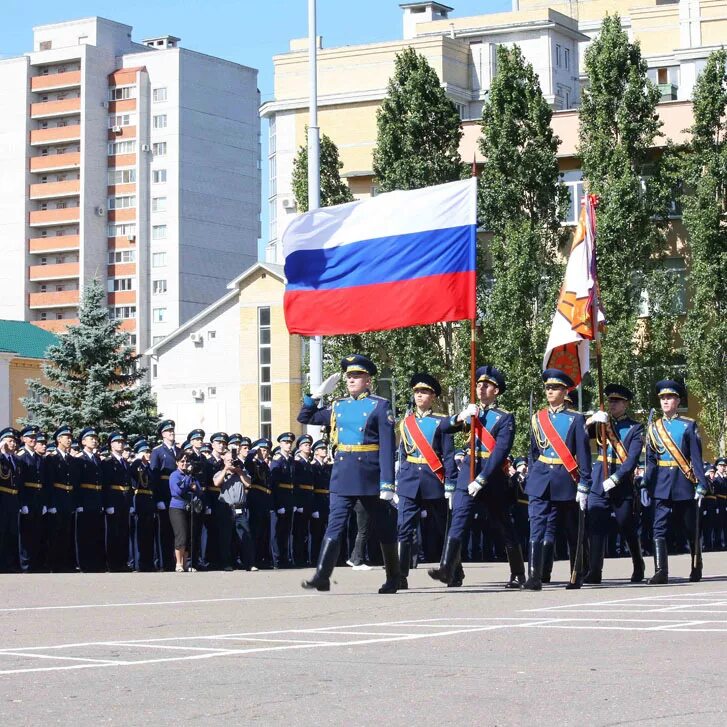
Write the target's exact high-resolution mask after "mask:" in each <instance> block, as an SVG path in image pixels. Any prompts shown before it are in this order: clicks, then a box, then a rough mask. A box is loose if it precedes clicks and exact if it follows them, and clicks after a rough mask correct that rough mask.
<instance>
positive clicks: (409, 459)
mask: <svg viewBox="0 0 727 727" xmlns="http://www.w3.org/2000/svg"><path fill="white" fill-rule="evenodd" d="M415 416H416V421H417V424H418V425H419V429H420V431H421V433H422V434H423V435H424V436H425V437H426V439H427V441H428V442H429V444H430V445H431V446H432V449H433V450H434V451H435V453H436V454H437V456H438V457H439V460H440V462H441V463H442V465H443V466H444V482H440V480H439V478H438V477H437V476H436V475H435V474H434V471H433V470H432V468H431V467H430V466H429V465H428V464H427V462H426V460H425V459H424V456H423V455H422V453H421V452H420V451H419V449H418V448H417V446H416V444H415V443H414V440H413V438H412V437H411V436H410V435H409V434H408V433H407V432H406V431H405V428H404V426H403V422H402V423H400V425H399V430H400V431H401V433H402V435H401V441H400V443H399V472H398V476H397V479H396V492H397V493H398V494H399V496H403V497H409V498H411V499H415V498H416V497H417V496H420V497H421V498H422V499H424V500H438V499H440V498H442V497H444V491H445V489H447V490H454V487H455V483H456V481H457V466H456V465H455V463H454V440H453V438H452V435H451V434H450V433H449V428H448V426H449V420H448V418H447V417H446V416H444V414H432V413H431V412H428V413H426V414H425V415H424V416H418V415H415Z"/></svg>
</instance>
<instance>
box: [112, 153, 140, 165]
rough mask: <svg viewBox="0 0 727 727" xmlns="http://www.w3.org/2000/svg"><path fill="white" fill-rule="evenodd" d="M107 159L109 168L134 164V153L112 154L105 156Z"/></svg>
mask: <svg viewBox="0 0 727 727" xmlns="http://www.w3.org/2000/svg"><path fill="white" fill-rule="evenodd" d="M107 159H108V165H109V167H111V168H114V167H135V166H136V154H114V155H113V156H110V157H107Z"/></svg>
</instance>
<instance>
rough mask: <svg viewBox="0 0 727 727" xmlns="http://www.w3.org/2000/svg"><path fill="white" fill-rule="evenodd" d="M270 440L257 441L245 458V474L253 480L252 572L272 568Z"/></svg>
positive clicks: (250, 494) (250, 504)
mask: <svg viewBox="0 0 727 727" xmlns="http://www.w3.org/2000/svg"><path fill="white" fill-rule="evenodd" d="M272 448H273V443H272V442H271V441H270V440H269V439H265V438H264V437H263V438H262V439H258V440H257V441H256V442H255V443H254V444H253V446H252V447H251V448H250V451H249V452H248V453H247V457H245V471H246V472H247V474H248V475H249V477H250V489H249V491H248V493H247V509H248V514H249V518H250V535H251V537H252V544H253V552H254V556H253V558H254V560H253V563H254V564H253V566H252V568H251V570H259V569H261V568H270V567H271V566H272V563H271V561H270V556H271V553H270V511H271V510H272V509H273V489H272V482H271V481H270V450H271V449H272Z"/></svg>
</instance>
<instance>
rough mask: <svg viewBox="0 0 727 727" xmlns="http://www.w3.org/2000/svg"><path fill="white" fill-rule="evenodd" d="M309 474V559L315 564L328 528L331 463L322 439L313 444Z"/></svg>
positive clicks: (326, 446)
mask: <svg viewBox="0 0 727 727" xmlns="http://www.w3.org/2000/svg"><path fill="white" fill-rule="evenodd" d="M311 472H312V473H313V505H312V507H313V512H312V513H311V521H310V534H311V552H310V557H311V561H312V562H313V563H317V562H318V556H319V555H320V552H321V543H322V542H323V534H324V533H325V532H326V528H327V527H328V509H329V500H330V485H331V463H330V462H329V461H328V445H327V443H326V442H325V441H324V440H323V439H319V440H318V441H317V442H315V443H314V444H313V460H312V462H311Z"/></svg>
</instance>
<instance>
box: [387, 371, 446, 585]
mask: <svg viewBox="0 0 727 727" xmlns="http://www.w3.org/2000/svg"><path fill="white" fill-rule="evenodd" d="M409 386H410V387H411V390H412V392H413V396H414V411H412V412H411V413H409V414H408V415H407V416H406V417H405V418H404V419H403V420H402V421H401V423H400V424H399V430H400V432H401V442H400V444H399V463H400V464H399V472H398V477H397V480H396V494H397V495H398V496H399V507H398V517H397V531H398V532H397V534H398V538H399V569H400V571H401V576H400V578H399V588H400V589H403V590H406V589H407V588H408V587H409V583H408V581H407V578H408V576H409V568H410V567H411V556H412V542H413V540H414V536H415V534H416V527H417V520H418V518H419V517H421V516H422V512H423V511H424V512H426V513H427V514H430V513H431V516H432V518H433V519H435V520H437V521H438V522H437V524H436V529H437V530H438V531H439V532H441V533H444V531H445V529H446V513H447V504H446V500H445V499H444V498H445V496H446V497H447V498H451V497H452V494H453V493H454V486H455V482H456V481H457V466H456V465H455V463H454V441H453V438H452V435H451V434H447V433H445V431H444V429H443V425H445V424H446V422H447V417H446V416H445V415H444V414H435V413H433V406H434V402H435V400H436V399H437V398H438V397H439V396H440V395H441V393H442V387H441V385H440V383H439V381H437V379H435V378H434V376H430V375H429V374H425V373H420V374H414V376H412V377H411V380H410V382H409ZM442 504H443V507H442Z"/></svg>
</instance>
